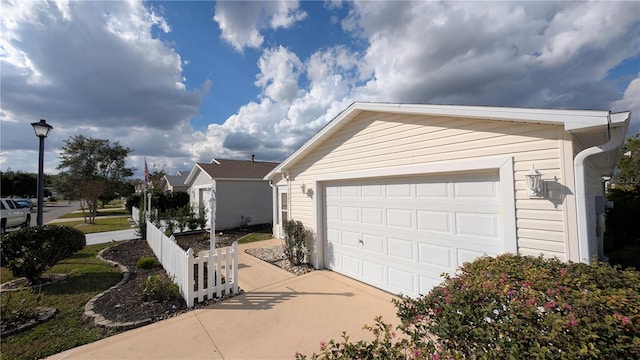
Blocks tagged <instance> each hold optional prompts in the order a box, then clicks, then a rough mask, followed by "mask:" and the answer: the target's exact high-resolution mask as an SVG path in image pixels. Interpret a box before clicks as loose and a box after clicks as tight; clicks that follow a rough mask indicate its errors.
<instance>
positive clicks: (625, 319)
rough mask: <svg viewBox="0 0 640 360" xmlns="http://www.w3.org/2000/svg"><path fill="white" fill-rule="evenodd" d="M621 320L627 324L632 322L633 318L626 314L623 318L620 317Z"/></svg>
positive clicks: (623, 323)
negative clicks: (630, 318)
mask: <svg viewBox="0 0 640 360" xmlns="http://www.w3.org/2000/svg"><path fill="white" fill-rule="evenodd" d="M620 321H622V325H627V324H628V323H630V322H631V320H629V318H628V317H626V316H623V317H622V319H620Z"/></svg>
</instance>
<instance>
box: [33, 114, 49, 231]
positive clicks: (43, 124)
mask: <svg viewBox="0 0 640 360" xmlns="http://www.w3.org/2000/svg"><path fill="white" fill-rule="evenodd" d="M31 126H33V131H35V132H36V136H37V137H39V138H40V152H39V160H38V216H37V218H36V224H37V225H39V226H40V225H42V207H43V206H44V138H46V137H47V136H48V135H49V132H50V131H51V129H53V126H51V125H49V124H47V121H46V120H44V119H40V121H39V122H34V123H31Z"/></svg>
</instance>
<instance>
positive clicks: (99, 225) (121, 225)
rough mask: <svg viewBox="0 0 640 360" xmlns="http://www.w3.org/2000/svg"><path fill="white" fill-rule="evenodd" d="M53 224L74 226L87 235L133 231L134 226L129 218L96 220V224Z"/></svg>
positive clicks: (78, 222) (72, 222)
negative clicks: (132, 226)
mask: <svg viewBox="0 0 640 360" xmlns="http://www.w3.org/2000/svg"><path fill="white" fill-rule="evenodd" d="M51 224H56V225H67V226H73V227H75V228H76V229H78V230H80V231H82V232H83V233H85V234H93V233H98V232H104V231H116V230H126V229H131V225H132V224H131V223H130V222H129V217H128V216H121V217H116V218H96V223H95V224H85V222H84V220H77V221H65V222H62V221H61V222H52V223H51Z"/></svg>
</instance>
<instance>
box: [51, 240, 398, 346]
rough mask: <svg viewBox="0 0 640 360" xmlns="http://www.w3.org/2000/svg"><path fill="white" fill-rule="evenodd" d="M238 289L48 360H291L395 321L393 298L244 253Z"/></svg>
mask: <svg viewBox="0 0 640 360" xmlns="http://www.w3.org/2000/svg"><path fill="white" fill-rule="evenodd" d="M275 244H280V241H279V240H270V241H268V242H259V243H253V244H248V245H245V246H241V247H240V249H241V251H240V252H239V256H238V261H239V269H238V272H239V284H240V287H241V288H242V289H243V290H245V291H246V292H245V293H244V294H243V295H240V296H236V297H233V298H230V299H227V300H225V301H222V302H219V303H217V304H214V305H211V306H208V307H206V308H201V309H197V310H194V311H190V312H188V313H186V314H182V315H180V316H177V317H175V318H173V319H169V320H164V321H161V322H158V323H154V324H151V325H148V326H145V327H142V328H138V329H134V330H130V331H127V332H124V333H121V334H118V335H115V336H112V337H109V338H106V339H103V340H101V341H98V342H95V343H91V344H87V345H84V346H81V347H78V348H74V349H71V350H68V351H65V352H63V353H60V354H56V355H54V356H52V357H50V359H291V358H293V357H294V356H295V353H296V352H300V353H303V354H311V353H313V352H318V351H319V348H320V343H321V342H322V341H325V342H327V341H328V340H330V339H336V340H338V339H339V338H340V336H341V335H342V331H346V332H347V333H348V335H349V336H350V338H351V339H352V340H355V341H357V340H358V339H363V338H367V339H371V338H372V336H371V334H370V333H369V332H367V331H365V330H363V329H362V326H363V325H364V324H373V323H374V318H375V317H376V316H382V317H383V319H384V320H385V321H386V322H387V323H391V324H392V325H393V326H394V327H395V326H396V325H398V323H399V320H398V318H397V317H396V314H395V313H396V308H395V307H394V306H393V304H392V303H391V300H392V299H393V298H394V297H393V295H391V294H389V293H386V292H384V291H381V290H378V289H376V288H373V287H371V286H368V285H364V284H362V283H360V282H358V281H355V280H352V279H350V278H347V277H345V276H342V275H339V274H337V273H334V272H331V271H314V272H311V273H309V274H306V275H302V276H294V275H292V274H290V273H288V272H286V271H284V270H282V269H280V268H277V267H275V266H273V265H270V264H267V263H265V262H263V261H260V260H258V259H256V258H254V257H252V256H250V255H248V254H246V253H244V249H246V248H247V247H251V246H260V247H262V246H269V245H275Z"/></svg>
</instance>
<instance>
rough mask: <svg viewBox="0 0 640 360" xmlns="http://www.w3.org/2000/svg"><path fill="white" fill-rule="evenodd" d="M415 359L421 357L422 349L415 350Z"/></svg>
mask: <svg viewBox="0 0 640 360" xmlns="http://www.w3.org/2000/svg"><path fill="white" fill-rule="evenodd" d="M413 357H414V358H416V359H417V358H419V357H420V349H413Z"/></svg>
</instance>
